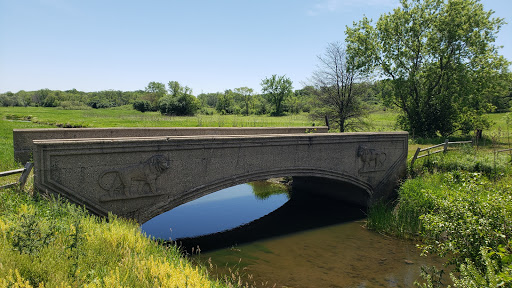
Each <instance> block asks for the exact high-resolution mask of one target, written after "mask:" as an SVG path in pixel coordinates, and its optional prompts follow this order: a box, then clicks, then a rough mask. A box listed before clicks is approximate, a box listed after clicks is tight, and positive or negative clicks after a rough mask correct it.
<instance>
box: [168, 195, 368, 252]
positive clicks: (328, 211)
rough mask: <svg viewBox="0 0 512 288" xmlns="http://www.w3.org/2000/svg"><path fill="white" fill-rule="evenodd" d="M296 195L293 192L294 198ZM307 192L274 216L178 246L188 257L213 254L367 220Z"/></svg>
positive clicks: (347, 207) (339, 203)
mask: <svg viewBox="0 0 512 288" xmlns="http://www.w3.org/2000/svg"><path fill="white" fill-rule="evenodd" d="M296 192H297V191H292V193H293V194H296ZM305 192H306V193H304V194H302V193H301V196H300V197H295V196H293V197H292V198H291V199H290V200H289V201H287V202H286V203H284V205H282V206H281V207H279V208H277V209H276V210H274V211H272V212H271V213H269V214H267V215H264V216H262V217H260V218H258V219H255V220H253V221H251V222H249V223H247V224H244V225H242V226H239V227H236V228H233V229H229V230H226V231H221V232H217V233H213V234H208V235H202V236H198V237H190V238H189V237H186V238H181V239H177V240H176V241H175V243H176V244H178V246H180V247H182V249H184V250H186V251H188V252H189V253H191V252H192V251H191V248H192V247H197V246H199V247H200V248H201V250H202V251H211V250H215V249H222V248H226V247H232V246H235V245H241V244H244V243H249V242H254V241H258V240H263V239H267V238H273V237H280V236H284V235H289V234H293V233H297V232H302V231H306V230H310V229H317V228H322V227H326V226H331V225H336V224H340V223H346V222H350V221H355V220H359V219H363V218H365V217H366V215H365V209H364V208H363V209H362V207H360V206H357V205H353V204H350V203H346V202H343V201H342V200H339V199H333V198H330V197H326V196H324V195H320V194H317V193H315V192H314V191H305ZM308 192H311V193H308Z"/></svg>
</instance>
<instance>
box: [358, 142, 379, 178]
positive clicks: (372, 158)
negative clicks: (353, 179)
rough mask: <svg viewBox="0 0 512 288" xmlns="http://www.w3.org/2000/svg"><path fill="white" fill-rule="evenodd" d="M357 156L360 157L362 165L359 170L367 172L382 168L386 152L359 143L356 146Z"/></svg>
mask: <svg viewBox="0 0 512 288" xmlns="http://www.w3.org/2000/svg"><path fill="white" fill-rule="evenodd" d="M357 157H359V159H361V162H362V167H361V169H359V172H368V171H376V170H383V169H384V162H386V153H385V152H383V151H380V150H377V149H373V148H368V147H366V146H362V145H359V147H358V148H357Z"/></svg>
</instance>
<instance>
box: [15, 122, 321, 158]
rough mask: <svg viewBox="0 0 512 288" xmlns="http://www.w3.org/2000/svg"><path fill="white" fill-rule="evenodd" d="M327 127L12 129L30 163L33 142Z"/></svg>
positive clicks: (20, 152)
mask: <svg viewBox="0 0 512 288" xmlns="http://www.w3.org/2000/svg"><path fill="white" fill-rule="evenodd" d="M327 132H328V131H327V126H308V127H302V126H301V127H114V128H46V129H14V130H13V132H12V134H13V142H14V143H13V144H14V145H13V147H14V159H15V160H16V161H18V162H21V163H26V162H28V161H30V159H31V157H32V153H33V150H34V145H33V141H34V140H45V139H51V140H53V139H79V138H118V137H156V136H198V135H254V134H296V133H327Z"/></svg>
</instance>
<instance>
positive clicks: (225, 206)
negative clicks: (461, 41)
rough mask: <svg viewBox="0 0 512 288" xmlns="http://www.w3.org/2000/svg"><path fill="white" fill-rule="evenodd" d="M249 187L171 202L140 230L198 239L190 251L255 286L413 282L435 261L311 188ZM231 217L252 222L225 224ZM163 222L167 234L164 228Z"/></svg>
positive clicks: (188, 241) (186, 242)
mask: <svg viewBox="0 0 512 288" xmlns="http://www.w3.org/2000/svg"><path fill="white" fill-rule="evenodd" d="M258 185H259V186H258ZM258 185H256V186H255V187H257V189H256V190H257V191H256V192H258V194H259V195H264V194H265V192H264V191H265V189H264V187H265V184H261V183H260V184H258ZM253 186H254V185H253ZM269 187H270V186H269ZM272 189H274V190H275V187H274V188H272ZM239 191H241V192H239ZM247 191H249V192H250V193H248V192H247ZM251 191H252V186H250V185H247V184H245V185H240V186H235V187H232V188H230V189H226V190H223V191H222V193H219V194H217V195H214V194H212V195H214V196H210V197H209V198H205V199H200V200H199V201H198V202H197V203H191V204H186V205H184V206H181V207H178V208H179V209H178V208H176V209H173V210H172V211H170V212H173V214H172V215H167V216H162V218H163V219H165V220H161V222H160V224H158V223H150V222H147V223H146V224H144V226H143V229H144V231H146V232H147V233H149V234H151V235H153V236H158V235H164V236H163V237H161V236H160V237H161V238H164V239H168V238H169V237H173V239H177V238H180V239H178V240H177V242H178V243H180V244H181V245H182V246H183V247H184V249H187V250H188V251H189V252H190V248H191V247H197V246H199V247H200V249H201V251H202V252H201V254H200V255H193V256H192V257H193V258H195V259H196V260H198V261H200V262H203V261H207V260H208V259H211V260H210V261H211V263H212V265H213V267H216V268H215V269H214V273H217V275H218V277H220V278H222V277H223V275H225V274H231V273H232V271H233V269H235V270H236V269H238V271H240V273H241V275H242V276H243V277H244V278H243V280H244V281H247V282H249V283H251V284H252V285H254V286H256V287H258V286H263V287H272V286H273V285H274V284H276V286H275V287H413V286H414V285H413V283H414V281H415V280H420V277H419V275H420V267H421V266H422V265H430V266H431V265H434V264H435V265H436V266H438V267H440V265H439V264H438V263H440V260H439V259H435V258H425V257H420V256H419V254H420V252H419V250H418V249H417V248H416V245H415V243H413V242H410V241H402V240H398V239H395V238H391V237H386V236H383V235H380V234H378V233H374V232H372V231H368V230H366V229H365V228H363V224H364V217H365V213H364V211H363V210H362V209H361V208H359V207H354V206H353V205H349V204H346V203H344V202H341V201H337V200H334V199H329V198H325V196H315V193H310V194H309V195H307V194H306V195H302V196H301V197H291V199H290V200H288V197H287V194H286V193H285V194H277V195H275V191H274V192H272V193H268V195H270V196H268V195H267V196H268V198H267V200H264V201H263V200H261V199H259V198H258V197H255V196H254V195H252V196H251V195H250V194H252V192H251ZM262 191H263V192H262ZM260 198H261V197H260ZM267 201H268V202H267ZM251 203H252V204H251ZM265 203H268V206H267V204H265ZM255 206H261V207H259V208H257V209H256V208H254V207H255ZM263 206H265V207H266V208H262V207H263ZM276 208H277V209H276ZM255 209H256V210H258V211H255ZM269 212H270V213H269ZM258 213H260V214H259V215H257V214H258ZM261 213H263V214H261ZM266 213H269V214H268V215H266V216H265V217H261V216H263V215H265V214H266ZM169 214H171V213H169ZM164 215H165V214H164ZM223 217H227V218H223ZM259 217H261V218H259ZM251 218H252V219H251ZM254 219H256V220H254ZM251 220H254V221H252V222H250V221H251ZM218 222H222V223H218ZM235 222H240V224H242V223H247V222H250V223H249V224H247V225H242V226H239V227H236V228H233V227H231V226H233V225H234V224H235ZM162 223H165V224H162ZM191 223H193V224H191ZM226 223H228V224H226ZM147 224H150V225H147ZM158 225H160V226H158ZM162 225H163V226H162ZM169 226H170V227H171V228H172V231H173V232H172V234H169V232H167V231H165V230H169V228H168V227H169ZM158 227H160V228H158ZM231 228H233V229H231ZM226 229H228V230H226ZM150 231H156V232H150ZM205 231H206V232H207V233H210V232H217V233H213V234H207V233H205ZM219 231H223V232H219ZM158 233H163V234H158ZM166 233H167V234H166ZM178 233H179V234H178ZM205 234H207V235H205ZM177 235H185V236H177ZM193 235H202V236H199V237H193V238H191V237H189V236H193ZM187 237H188V238H187ZM196 251H197V249H196ZM208 265H209V264H208ZM229 268H230V269H231V270H229ZM262 283H264V285H262Z"/></svg>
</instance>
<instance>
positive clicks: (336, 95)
mask: <svg viewBox="0 0 512 288" xmlns="http://www.w3.org/2000/svg"><path fill="white" fill-rule="evenodd" d="M318 60H319V63H320V64H319V65H318V69H317V71H315V72H314V73H313V82H314V85H315V88H316V89H317V91H318V92H317V94H318V97H317V99H318V101H319V102H320V104H321V107H323V108H324V109H322V113H323V114H324V116H329V117H330V118H332V119H334V122H335V123H336V125H335V126H336V128H339V130H340V132H345V131H346V129H347V128H348V126H349V122H348V120H355V119H359V118H361V117H362V116H363V115H364V109H363V105H362V101H361V96H362V95H363V93H361V91H360V90H361V88H363V86H362V85H356V83H357V82H358V81H361V80H363V79H364V77H365V75H366V73H365V71H364V70H363V69H361V68H360V67H359V68H358V67H355V66H354V65H352V62H351V61H350V60H351V59H349V58H347V55H346V53H345V47H344V46H343V44H342V43H339V42H334V43H329V44H328V46H327V48H326V50H325V53H324V54H323V55H320V56H318ZM322 117H323V116H322ZM352 122H354V121H352ZM355 122H357V121H355ZM352 124H353V123H352Z"/></svg>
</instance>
